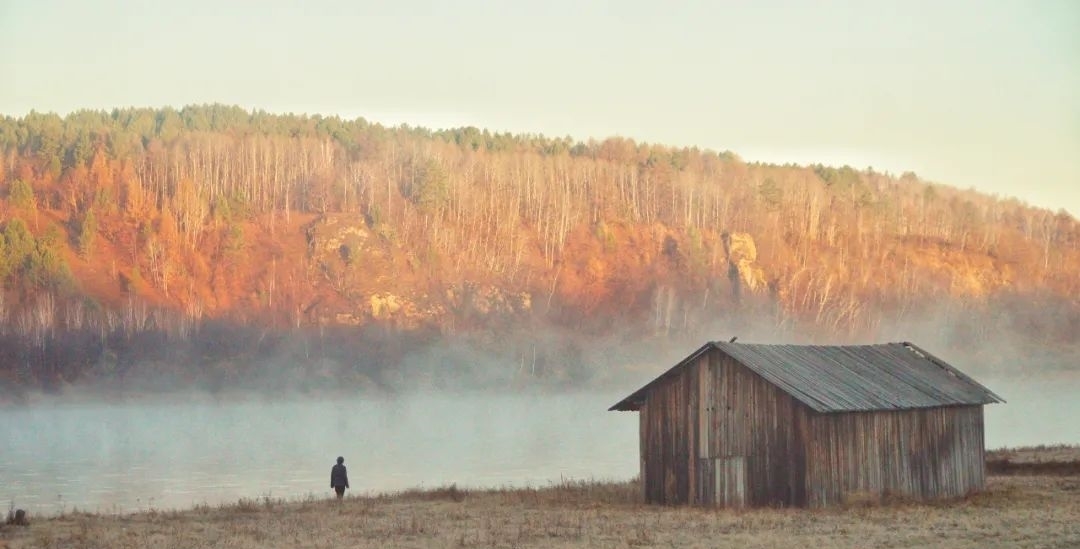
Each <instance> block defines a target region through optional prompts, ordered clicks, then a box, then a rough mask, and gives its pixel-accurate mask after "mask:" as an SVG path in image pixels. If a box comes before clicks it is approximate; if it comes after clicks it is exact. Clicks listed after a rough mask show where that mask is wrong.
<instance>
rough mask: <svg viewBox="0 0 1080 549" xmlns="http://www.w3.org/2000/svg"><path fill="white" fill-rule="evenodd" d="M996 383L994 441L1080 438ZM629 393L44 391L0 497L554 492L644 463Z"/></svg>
mask: <svg viewBox="0 0 1080 549" xmlns="http://www.w3.org/2000/svg"><path fill="white" fill-rule="evenodd" d="M987 385H988V386H989V387H990V388H991V389H994V390H995V391H996V392H997V393H998V394H1000V395H1002V396H1003V397H1005V399H1006V400H1008V401H1009V403H1008V404H995V405H991V406H988V407H987V409H986V444H987V447H988V448H997V447H1001V446H1017V445H1031V444H1050V443H1071V444H1077V443H1080V426H1078V425H1080V421H1078V418H1080V398H1078V397H1080V382H1078V380H1077V379H1076V378H1069V379H1066V380H1044V381H1036V380H1030V379H1028V380H1021V381H1016V380H1013V381H1011V382H1009V383H1005V382H993V381H992V382H988V383H987ZM623 396H625V394H623V393H603V394H597V393H571V394H506V395H491V394H477V393H466V394H453V395H451V394H409V395H405V396H397V397H392V398H391V397H381V398H371V397H355V398H347V399H346V398H333V399H321V400H317V399H311V398H291V399H278V400H266V399H260V398H248V399H240V400H237V399H235V398H230V399H229V400H215V399H213V398H210V397H207V396H198V395H196V396H193V397H191V398H183V399H181V398H176V397H169V398H160V399H147V398H143V399H137V400H129V401H123V402H102V401H100V400H91V401H79V402H66V401H62V400H59V401H41V402H37V403H35V404H31V405H27V406H21V407H13V408H7V409H0V441H3V446H2V448H0V503H4V504H8V505H14V506H16V507H20V508H24V509H28V510H30V511H31V512H32V513H35V514H55V513H59V512H64V511H71V510H74V509H79V510H87V511H96V512H110V513H111V512H130V511H137V510H146V509H173V508H184V507H190V506H193V505H196V504H210V505H215V504H219V503H223V502H235V501H237V500H238V499H239V498H256V499H258V498H262V497H264V496H270V497H274V498H278V497H280V498H287V499H292V498H300V497H306V496H309V495H315V496H316V497H326V496H329V495H330V493H331V492H330V489H329V471H330V466H331V465H332V464H333V462H334V459H335V458H336V457H337V456H339V455H341V456H344V457H345V464H346V465H347V466H348V467H349V477H350V481H351V484H352V489H353V490H354V492H356V491H358V492H362V493H374V492H381V491H393V490H398V489H403V488H410V487H435V486H441V485H446V484H450V483H456V484H457V485H458V486H459V487H498V486H513V487H520V486H544V485H547V484H548V483H551V482H558V481H560V480H561V479H575V480H582V479H597V480H621V479H629V478H632V477H633V476H634V475H635V474H637V470H638V457H637V455H638V448H637V444H638V432H637V431H638V424H637V414H636V413H632V412H608V411H606V410H607V408H608V407H609V406H611V405H612V404H614V403H615V402H616V401H617V400H619V399H620V398H621V397H623Z"/></svg>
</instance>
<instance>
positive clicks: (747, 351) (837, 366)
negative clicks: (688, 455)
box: [610, 342, 1004, 413]
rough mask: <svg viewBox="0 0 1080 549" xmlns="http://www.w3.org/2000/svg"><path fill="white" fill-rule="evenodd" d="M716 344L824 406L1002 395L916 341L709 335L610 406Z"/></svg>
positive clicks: (640, 395) (932, 403)
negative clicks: (749, 339) (758, 340)
mask: <svg viewBox="0 0 1080 549" xmlns="http://www.w3.org/2000/svg"><path fill="white" fill-rule="evenodd" d="M712 349H718V350H720V351H721V352H723V353H725V354H727V355H728V356H730V357H731V358H733V359H735V360H736V361H738V362H739V363H741V364H743V365H745V366H746V367H747V368H749V369H751V370H752V371H754V372H756V373H757V374H758V375H760V376H761V377H762V378H764V379H765V380H766V381H768V382H770V383H772V384H773V385H775V386H776V387H778V388H780V389H781V390H783V391H784V392H786V393H787V394H789V395H791V396H792V397H794V398H795V399H796V400H798V401H800V402H802V403H803V404H805V405H807V406H809V407H810V408H812V409H814V410H816V411H818V412H823V413H829V412H858V411H872V410H907V409H913V408H935V407H939V406H963V405H980V404H990V403H993V402H1004V400H1002V399H1001V397H999V396H997V395H996V394H994V393H993V392H992V391H990V390H989V389H987V388H986V387H983V386H982V385H980V384H979V383H978V382H976V381H975V380H973V379H971V378H970V377H968V376H966V375H964V374H963V373H962V372H960V371H959V370H957V369H956V368H954V367H952V366H950V365H949V364H947V363H946V362H945V361H943V360H941V359H939V358H937V357H935V356H933V355H931V354H930V353H928V352H926V351H924V350H922V349H920V348H919V347H917V346H915V345H914V344H912V343H907V342H903V343H884V344H879V345H847V346H820V345H760V344H745V343H728V342H711V343H708V344H706V345H704V346H703V347H701V348H700V349H698V350H697V351H695V352H694V353H692V354H691V355H690V356H688V357H687V358H685V359H683V360H682V361H681V362H679V364H676V365H675V366H674V367H673V368H671V369H670V370H668V371H667V372H665V373H664V374H662V375H660V377H658V378H656V379H655V380H653V381H652V382H650V383H649V384H647V385H645V386H644V387H642V388H641V389H639V390H638V391H636V392H634V393H633V394H631V395H630V396H628V397H626V398H625V399H623V400H621V401H620V402H618V403H617V404H615V405H614V406H612V407H611V408H610V410H638V409H640V407H641V405H642V404H643V403H644V399H645V396H646V394H647V392H648V390H649V389H650V388H651V387H652V386H653V385H654V384H656V383H658V382H660V381H661V380H662V379H665V378H667V377H670V376H671V375H673V374H674V373H676V372H677V371H678V370H680V369H681V368H683V367H685V366H686V365H687V364H690V363H692V362H693V361H694V359H696V358H697V357H699V356H701V354H702V353H705V352H708V351H710V350H712Z"/></svg>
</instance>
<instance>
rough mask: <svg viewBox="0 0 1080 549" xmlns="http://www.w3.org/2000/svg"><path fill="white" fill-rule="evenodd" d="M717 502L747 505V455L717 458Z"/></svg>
mask: <svg viewBox="0 0 1080 549" xmlns="http://www.w3.org/2000/svg"><path fill="white" fill-rule="evenodd" d="M715 478H716V493H715V497H716V503H718V504H720V505H723V506H725V507H743V506H745V505H746V492H747V490H746V456H728V457H722V458H717V459H716V476H715Z"/></svg>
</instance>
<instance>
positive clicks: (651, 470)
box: [639, 351, 985, 506]
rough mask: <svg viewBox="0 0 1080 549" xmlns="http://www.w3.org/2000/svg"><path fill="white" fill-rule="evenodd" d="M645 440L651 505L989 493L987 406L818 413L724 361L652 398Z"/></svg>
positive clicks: (644, 410) (645, 409)
mask: <svg viewBox="0 0 1080 549" xmlns="http://www.w3.org/2000/svg"><path fill="white" fill-rule="evenodd" d="M639 435H640V444H641V456H640V457H641V488H642V494H643V496H644V499H645V501H647V502H651V503H662V504H707V505H725V506H744V505H745V506H767V505H768V506H808V505H809V506H820V505H829V504H833V503H837V502H841V501H843V500H844V498H846V497H848V496H849V495H850V494H853V493H873V494H883V493H896V494H904V495H907V496H911V497H915V498H934V497H943V496H959V495H964V494H966V493H969V492H971V491H975V490H980V489H981V488H982V487H983V483H984V476H985V469H984V461H983V460H984V455H983V452H984V448H983V416H982V407H981V406H962V407H945V408H925V409H917V410H904V411H879V412H845V413H828V414H823V413H818V412H815V411H813V410H811V409H810V408H809V407H807V406H806V405H804V404H802V403H801V402H799V401H797V400H795V399H794V398H793V397H791V396H790V395H789V394H787V393H786V392H784V391H783V390H781V389H779V388H778V387H776V386H775V385H773V384H771V383H769V382H768V381H766V380H765V379H764V378H762V377H761V376H760V375H758V374H757V373H755V372H753V371H752V370H750V369H749V368H746V367H745V366H743V365H742V364H740V363H739V362H737V361H736V360H734V359H732V358H731V357H729V356H727V355H726V354H724V353H723V352H720V351H713V352H709V353H706V354H704V355H702V356H701V357H699V358H698V359H697V360H696V361H695V362H694V363H692V364H688V365H687V367H686V368H683V369H682V370H681V371H680V372H678V373H677V374H675V375H673V376H671V377H670V378H668V379H665V380H663V381H662V382H661V383H658V384H657V385H656V386H655V387H653V388H652V389H651V390H650V391H649V393H648V395H647V397H646V399H645V403H644V405H643V406H642V407H641V410H640V429H639Z"/></svg>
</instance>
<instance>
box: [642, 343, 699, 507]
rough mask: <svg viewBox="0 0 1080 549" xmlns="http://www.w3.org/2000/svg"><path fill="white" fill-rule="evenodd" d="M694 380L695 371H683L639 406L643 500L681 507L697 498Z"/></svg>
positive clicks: (695, 393) (662, 385)
mask: <svg viewBox="0 0 1080 549" xmlns="http://www.w3.org/2000/svg"><path fill="white" fill-rule="evenodd" d="M701 360H706V356H703V357H702V358H701ZM696 381H697V380H696V370H695V368H686V369H683V370H682V371H681V372H680V373H678V374H677V375H674V376H672V377H671V378H669V379H666V380H664V381H663V382H662V383H659V384H657V385H656V387H654V388H653V389H652V390H651V391H650V392H649V395H648V399H647V401H646V403H645V405H644V406H642V407H641V415H640V421H641V429H640V431H641V469H642V479H641V482H642V490H643V492H644V495H645V501H648V502H652V503H664V504H684V503H691V502H694V501H696V499H697V487H698V486H697V477H696V473H697V467H696V462H697V446H696V441H697V436H698V434H699V433H698V430H697V416H698V414H697V397H698V395H697V390H696V389H697V383H696Z"/></svg>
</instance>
